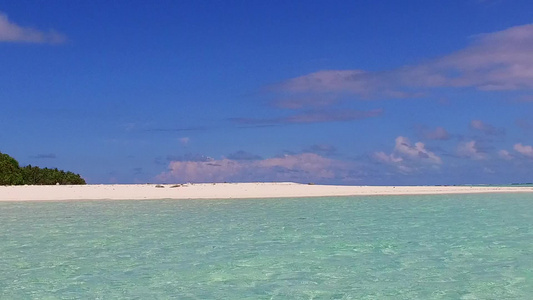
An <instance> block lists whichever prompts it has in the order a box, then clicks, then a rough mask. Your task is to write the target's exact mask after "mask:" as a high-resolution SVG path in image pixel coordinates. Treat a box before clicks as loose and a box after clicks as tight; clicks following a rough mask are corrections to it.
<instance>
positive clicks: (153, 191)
mask: <svg viewBox="0 0 533 300" xmlns="http://www.w3.org/2000/svg"><path fill="white" fill-rule="evenodd" d="M472 193H533V187H531V186H340V185H311V184H298V183H292V182H274V183H273V182H257V183H195V184H190V183H189V184H164V185H160V184H102V185H93V184H89V185H53V186H0V201H54V200H143V199H246V198H294V197H333V196H369V195H435V194H472Z"/></svg>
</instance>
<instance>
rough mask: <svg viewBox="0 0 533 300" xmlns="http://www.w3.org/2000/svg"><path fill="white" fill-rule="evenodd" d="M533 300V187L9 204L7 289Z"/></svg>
mask: <svg viewBox="0 0 533 300" xmlns="http://www.w3.org/2000/svg"><path fill="white" fill-rule="evenodd" d="M171 298H175V299H533V194H500V195H498V194H490V195H489V194H487V195H453V196H452V195H439V196H387V197H377V196H375V197H337V198H301V199H254V200H150V201H113V202H111V201H76V202H74V201H66V202H46V203H45V202H31V203H29V202H26V203H24V202H3V203H0V299H171Z"/></svg>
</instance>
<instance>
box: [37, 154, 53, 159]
mask: <svg viewBox="0 0 533 300" xmlns="http://www.w3.org/2000/svg"><path fill="white" fill-rule="evenodd" d="M32 158H37V159H55V158H57V156H56V155H55V154H54V153H41V154H37V155H34V156H32Z"/></svg>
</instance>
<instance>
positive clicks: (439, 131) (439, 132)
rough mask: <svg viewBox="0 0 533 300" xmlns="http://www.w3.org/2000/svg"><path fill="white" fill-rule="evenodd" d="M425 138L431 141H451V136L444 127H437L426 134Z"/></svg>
mask: <svg viewBox="0 0 533 300" xmlns="http://www.w3.org/2000/svg"><path fill="white" fill-rule="evenodd" d="M424 137H425V138H427V139H430V140H448V139H450V134H449V133H448V131H447V130H446V129H444V128H443V127H437V128H435V130H433V131H426V132H424Z"/></svg>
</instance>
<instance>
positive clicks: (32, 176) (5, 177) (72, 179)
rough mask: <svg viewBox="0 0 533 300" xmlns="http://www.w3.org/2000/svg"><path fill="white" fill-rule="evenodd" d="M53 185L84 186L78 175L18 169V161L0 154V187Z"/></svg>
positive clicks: (59, 171)
mask: <svg viewBox="0 0 533 300" xmlns="http://www.w3.org/2000/svg"><path fill="white" fill-rule="evenodd" d="M20 184H29V185H53V184H86V183H85V179H83V178H81V176H80V175H79V174H74V173H72V172H65V171H63V170H58V169H57V168H55V169H48V168H44V169H41V168H39V167H34V166H32V165H28V166H25V167H22V168H21V167H20V166H19V163H18V161H16V160H15V159H14V158H12V157H11V156H9V155H7V154H2V153H1V152H0V185H20Z"/></svg>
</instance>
